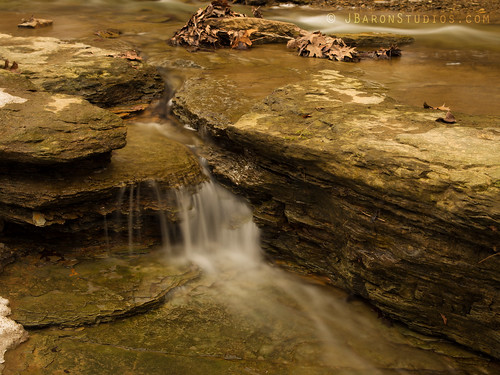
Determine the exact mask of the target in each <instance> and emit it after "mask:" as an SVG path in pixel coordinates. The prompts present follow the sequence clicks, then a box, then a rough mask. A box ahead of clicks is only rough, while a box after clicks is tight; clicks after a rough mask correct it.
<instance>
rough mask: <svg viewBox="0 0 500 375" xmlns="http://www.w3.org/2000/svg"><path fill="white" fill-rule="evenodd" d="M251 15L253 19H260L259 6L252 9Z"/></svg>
mask: <svg viewBox="0 0 500 375" xmlns="http://www.w3.org/2000/svg"><path fill="white" fill-rule="evenodd" d="M252 14H253V16H254V17H255V18H262V12H261V10H260V6H259V7H257V8H256V7H252Z"/></svg>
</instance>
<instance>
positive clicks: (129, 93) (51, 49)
mask: <svg viewBox="0 0 500 375" xmlns="http://www.w3.org/2000/svg"><path fill="white" fill-rule="evenodd" d="M125 52H126V51H111V50H104V49H101V48H97V47H92V46H90V45H86V44H84V43H79V42H67V41H62V40H59V39H56V38H49V37H32V38H23V37H12V36H10V35H7V34H0V57H2V58H3V59H8V60H10V61H16V62H17V63H18V64H19V71H20V72H21V74H22V75H24V76H26V77H29V78H30V79H31V81H32V82H33V83H34V84H35V85H36V86H37V87H39V88H43V89H44V90H47V91H50V92H53V93H61V94H70V95H78V96H82V97H83V98H84V99H86V100H88V101H89V102H91V103H93V104H97V105H99V106H101V107H112V106H117V105H128V104H137V103H150V102H151V101H152V100H153V99H155V98H158V97H160V96H161V95H162V93H163V90H164V83H163V80H162V78H161V77H160V75H159V74H158V72H157V71H156V68H154V67H153V66H150V65H148V64H146V63H144V62H142V61H129V60H127V59H125V58H122V57H121V53H125Z"/></svg>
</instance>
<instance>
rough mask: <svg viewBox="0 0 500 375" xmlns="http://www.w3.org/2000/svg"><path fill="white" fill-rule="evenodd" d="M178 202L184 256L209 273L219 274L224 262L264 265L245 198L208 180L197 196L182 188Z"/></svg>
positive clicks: (182, 254) (243, 265) (250, 212)
mask: <svg viewBox="0 0 500 375" xmlns="http://www.w3.org/2000/svg"><path fill="white" fill-rule="evenodd" d="M176 200H177V203H178V206H179V214H180V215H179V216H180V217H179V218H180V221H181V223H180V229H181V237H182V238H181V244H180V247H179V246H178V249H179V248H180V253H181V256H184V257H186V258H187V259H188V260H190V261H193V262H195V263H196V264H198V265H199V266H201V267H202V268H203V269H205V270H206V271H215V270H216V268H217V267H218V266H220V265H221V263H230V264H231V265H232V266H233V267H238V268H241V267H246V268H251V267H255V266H256V265H258V264H259V263H260V262H261V260H260V244H259V243H260V237H259V230H258V228H257V226H256V225H255V223H254V222H253V221H252V211H251V210H250V208H249V207H248V206H247V205H246V204H245V203H244V202H243V201H242V200H241V199H238V198H237V197H236V196H234V195H233V194H231V193H230V192H228V191H227V190H225V189H223V188H222V187H221V186H219V185H218V184H217V183H215V182H214V181H208V182H205V183H203V184H202V185H201V186H200V187H199V189H198V191H197V192H196V193H194V194H191V193H190V192H189V191H188V190H187V189H185V188H181V189H179V190H178V191H177V192H176Z"/></svg>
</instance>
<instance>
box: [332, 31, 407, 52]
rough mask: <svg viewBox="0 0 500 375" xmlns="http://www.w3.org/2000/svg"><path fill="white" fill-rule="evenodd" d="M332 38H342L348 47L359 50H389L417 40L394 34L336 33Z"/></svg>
mask: <svg viewBox="0 0 500 375" xmlns="http://www.w3.org/2000/svg"><path fill="white" fill-rule="evenodd" d="M331 36H332V37H333V38H342V39H343V40H344V42H346V44H347V45H349V46H353V47H358V48H363V47H375V48H379V47H385V48H388V47H390V46H393V45H397V46H402V45H405V44H411V43H413V42H414V41H415V38H413V37H411V36H408V35H401V34H393V33H374V32H370V33H335V34H333V35H331Z"/></svg>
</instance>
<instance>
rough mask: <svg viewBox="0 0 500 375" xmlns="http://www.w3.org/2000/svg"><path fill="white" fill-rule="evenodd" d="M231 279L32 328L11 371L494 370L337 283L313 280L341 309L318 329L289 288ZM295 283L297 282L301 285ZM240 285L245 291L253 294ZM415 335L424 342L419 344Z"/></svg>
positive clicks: (384, 373)
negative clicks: (133, 307) (138, 310)
mask: <svg viewBox="0 0 500 375" xmlns="http://www.w3.org/2000/svg"><path fill="white" fill-rule="evenodd" d="M280 281H282V280H281V279H280ZM226 282H227V280H225V281H224V282H222V283H221V282H220V281H219V282H217V283H216V284H217V286H216V285H213V284H212V283H211V282H207V280H203V279H201V280H200V281H194V282H192V283H190V284H189V285H187V286H186V287H185V288H182V289H177V290H176V291H175V292H174V293H172V295H171V298H169V301H168V302H167V303H166V304H165V305H163V306H161V307H159V308H158V309H155V310H153V311H149V312H147V313H145V314H141V315H137V316H133V317H130V318H127V319H122V320H117V321H113V322H110V323H107V324H99V325H96V326H91V327H85V329H82V328H83V327H82V328H79V329H65V330H60V329H50V330H37V331H33V332H31V333H30V334H31V338H30V341H28V342H27V343H25V344H23V345H21V346H20V347H18V348H17V349H14V350H12V351H9V352H8V353H7V356H6V369H5V375H10V374H16V373H39V374H52V373H59V372H61V373H62V372H63V371H64V370H65V369H70V370H71V372H75V373H78V374H95V373H100V374H117V373H126V371H127V370H128V369H131V368H133V369H134V373H137V374H165V373H166V372H169V373H179V374H200V375H201V374H244V373H250V374H252V373H258V374H266V373H269V374H289V373H293V374H304V375H309V374H318V375H319V374H325V375H327V374H332V373H335V374H345V375H348V374H381V375H389V374H397V373H419V374H446V373H450V372H451V373H455V372H456V373H467V374H492V375H493V374H495V371H497V370H498V366H497V365H495V364H494V363H489V361H488V360H485V359H482V358H479V357H477V356H474V355H472V354H470V353H467V352H466V351H465V350H463V349H458V348H452V347H450V346H449V345H447V344H446V343H443V342H440V341H441V340H437V339H436V340H433V339H430V338H428V337H421V336H420V335H417V334H414V333H411V332H409V331H408V330H407V329H404V328H402V327H392V328H387V327H386V326H384V325H383V324H382V323H381V322H380V321H378V320H377V318H376V316H374V314H373V313H372V312H371V311H370V309H369V308H368V307H367V306H364V305H363V304H361V303H353V304H351V305H350V310H349V311H351V312H352V311H355V313H351V314H350V315H344V313H345V311H344V310H343V308H342V307H341V306H340V305H342V304H345V302H341V301H340V300H335V298H332V291H331V290H329V291H328V293H323V294H316V293H317V292H318V291H317V290H311V289H308V290H309V292H311V293H313V294H314V295H315V296H316V297H318V298H321V301H330V302H332V301H333V302H332V303H333V306H334V308H335V314H328V313H327V312H326V311H325V313H327V315H328V318H327V319H326V321H325V322H324V323H325V324H324V325H323V326H322V327H321V328H322V333H323V336H321V335H318V332H317V326H316V325H315V323H316V321H315V320H313V319H311V315H310V314H308V312H307V309H305V310H306V311H304V310H302V308H301V307H300V306H297V305H298V304H297V301H295V300H293V298H292V297H291V296H290V295H288V294H287V293H282V292H283V291H281V293H280V291H279V290H275V289H274V288H273V287H269V286H268V287H266V288H263V289H261V287H262V279H261V280H260V282H259V281H257V282H255V280H254V281H252V282H249V280H247V282H249V283H248V284H247V283H245V282H242V283H238V282H237V283H238V284H237V285H238V288H236V289H235V288H234V284H231V283H233V282H234V281H231V282H230V283H229V284H226V287H224V286H221V285H220V284H224V283H226ZM211 284H212V285H211ZM256 284H257V285H258V286H257V287H256V286H255V285H256ZM264 284H265V282H264ZM291 287H292V288H293V290H294V291H300V290H302V288H304V285H299V284H293V285H292V286H291ZM240 288H241V289H240ZM237 290H239V291H241V290H245V294H246V295H247V296H249V297H250V298H251V300H246V299H245V298H242V295H241V294H239V293H238V292H237ZM278 301H281V302H282V304H280V302H278ZM320 304H321V303H320ZM299 305H300V304H299ZM370 313H371V314H370ZM353 327H355V328H353ZM350 330H354V332H350V333H349V331H350ZM360 332H361V333H360ZM417 342H419V343H420V345H423V346H425V347H426V349H428V350H422V349H417V348H416V347H415V343H417ZM374 343H376V345H374ZM396 348H397V349H396ZM443 353H446V354H443ZM110 358H113V360H110ZM68 371H69V370H68Z"/></svg>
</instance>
